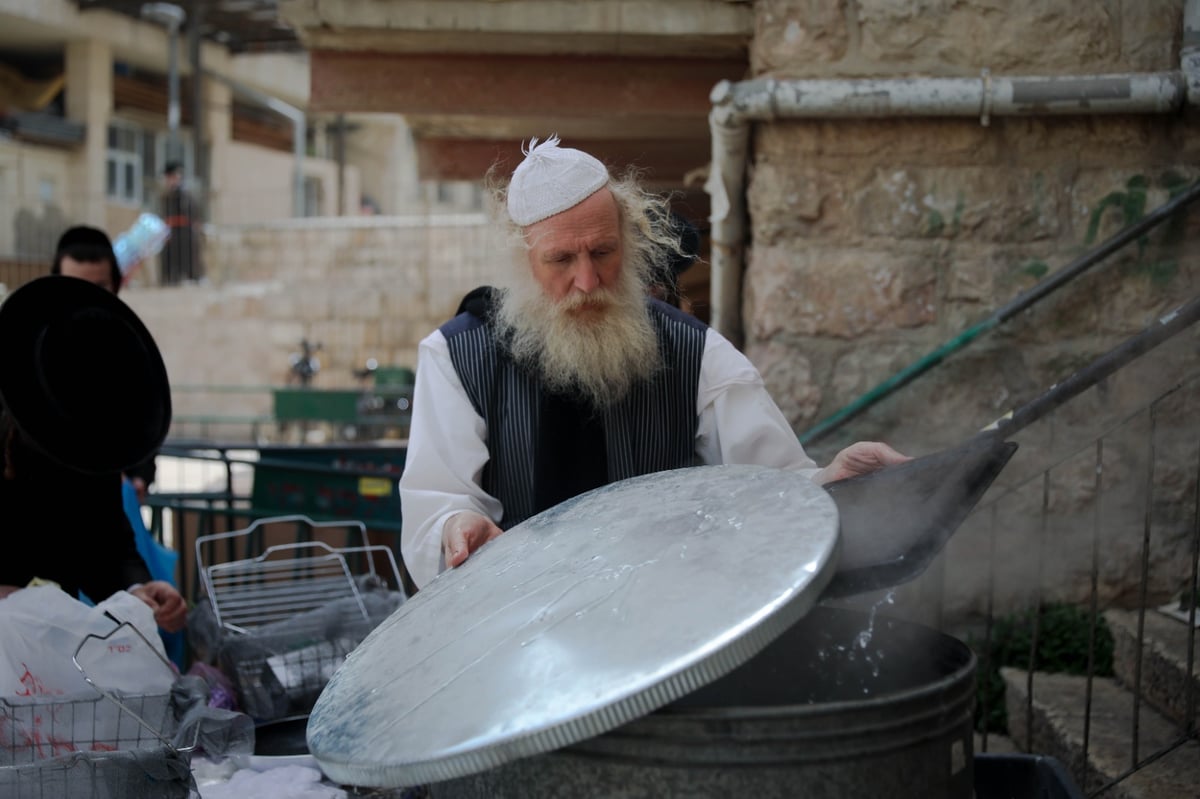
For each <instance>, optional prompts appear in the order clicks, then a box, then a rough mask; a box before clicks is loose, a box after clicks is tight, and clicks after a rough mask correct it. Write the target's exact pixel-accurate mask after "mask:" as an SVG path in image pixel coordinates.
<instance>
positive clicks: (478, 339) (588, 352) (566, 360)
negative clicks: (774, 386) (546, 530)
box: [400, 138, 907, 586]
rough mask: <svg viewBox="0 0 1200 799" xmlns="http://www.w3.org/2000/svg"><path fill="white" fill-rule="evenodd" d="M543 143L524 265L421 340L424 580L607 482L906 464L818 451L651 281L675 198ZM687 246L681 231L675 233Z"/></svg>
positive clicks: (533, 169) (752, 373)
mask: <svg viewBox="0 0 1200 799" xmlns="http://www.w3.org/2000/svg"><path fill="white" fill-rule="evenodd" d="M558 145H559V142H558V139H557V138H551V139H549V140H547V141H545V142H543V143H541V144H538V143H537V140H536V139H534V140H533V141H531V142H530V145H529V148H528V149H527V150H526V151H525V156H526V157H525V159H524V160H523V161H522V163H521V164H520V165H519V166H518V167H517V169H516V170H515V171H514V172H513V175H512V179H511V180H510V182H509V184H508V186H507V188H506V189H504V190H502V191H501V192H500V194H501V197H500V199H501V200H502V201H503V203H504V204H505V206H506V207H507V217H508V219H507V223H508V232H509V233H510V240H511V241H512V243H513V245H514V250H515V255H514V257H513V258H511V259H508V261H510V263H509V264H508V266H509V268H508V269H507V271H506V274H504V275H503V276H502V282H501V284H500V287H499V290H498V291H497V290H490V291H477V292H473V296H469V297H468V298H467V300H464V307H463V309H460V310H462V311H463V312H462V313H460V314H459V315H458V316H456V317H455V318H454V319H453V320H451V321H450V322H448V323H446V324H445V325H443V326H442V327H441V328H440V329H438V330H436V331H434V332H433V333H432V334H430V335H429V336H428V337H426V338H425V340H424V341H422V342H421V345H420V353H419V358H418V367H417V380H416V388H415V393H414V397H413V419H412V428H411V433H410V437H409V448H408V457H407V462H406V465H405V470H404V475H403V477H402V478H401V480H400V496H401V503H402V507H403V514H404V519H403V530H402V534H401V550H402V553H403V556H404V561H405V564H406V566H407V568H408V571H409V574H410V575H411V577H412V578H413V580H414V582H415V583H416V584H417V585H418V586H421V585H424V584H425V583H428V582H429V581H430V580H431V579H433V577H435V576H436V575H437V573H438V572H439V571H440V570H441V569H442V568H444V567H447V566H449V567H454V566H458V565H459V564H461V563H462V562H463V561H465V560H466V559H467V557H468V556H469V555H470V553H472V552H474V551H475V550H476V549H478V548H479V547H480V546H482V545H483V544H484V543H486V542H487V541H490V540H491V539H493V538H495V537H496V536H499V535H501V533H502V531H503V530H506V529H509V528H511V527H512V526H514V525H516V524H518V523H519V522H521V521H523V520H525V519H527V518H529V517H530V516H533V515H534V514H536V513H538V512H540V511H542V510H545V509H546V508H549V507H552V506H553V505H555V504H557V503H559V502H561V501H563V500H566V499H569V498H571V497H573V496H576V495H578V494H581V493H583V492H585V491H588V490H590V489H593V488H597V487H599V486H602V485H606V484H608V483H611V482H614V481H617V480H622V479H625V478H629V477H634V476H637V475H641V474H647V473H650V472H655V471H661V470H665V469H675V468H682V467H685V466H693V465H698V464H723V463H741V464H758V465H763V466H771V467H775V468H780V469H794V470H798V471H802V472H807V473H809V474H811V476H812V478H813V479H814V480H815V481H817V482H818V483H825V482H828V481H831V480H837V479H841V478H844V477H850V476H853V475H857V474H863V473H866V472H870V471H873V470H875V469H878V468H880V467H881V466H885V465H888V464H892V463H899V462H901V461H904V460H907V458H906V457H905V456H903V455H901V454H900V453H898V452H896V451H895V450H893V449H891V448H890V447H888V446H886V445H884V444H878V443H859V444H855V445H853V446H851V447H849V448H847V449H845V450H843V451H842V452H840V453H839V454H838V455H837V456H836V457H835V458H834V460H833V462H832V463H830V464H829V465H828V466H826V467H825V468H823V469H821V468H818V466H817V464H816V463H815V462H814V461H813V460H812V459H811V458H809V457H808V455H807V454H805V452H804V449H803V448H802V447H801V446H800V443H799V442H798V441H797V439H796V436H795V434H794V432H793V431H792V429H791V427H790V426H789V425H788V423H787V420H786V419H785V418H784V417H783V414H782V413H781V412H780V411H779V409H778V407H777V406H776V405H775V403H774V402H773V401H772V400H771V398H770V396H769V395H768V394H767V392H766V390H765V388H764V386H763V381H762V378H761V377H760V375H759V374H758V372H757V371H756V370H755V368H754V367H753V366H752V365H751V364H750V362H749V361H748V360H747V359H746V358H745V356H743V355H742V354H741V353H739V352H738V351H737V350H736V349H734V347H733V346H732V345H731V344H730V343H729V341H728V340H726V339H725V338H723V337H722V336H721V335H720V334H718V333H717V332H716V331H714V330H711V329H709V328H707V327H706V326H705V325H704V324H703V323H701V322H700V321H698V320H696V319H694V318H693V317H691V316H688V315H686V314H684V313H682V312H681V311H679V310H677V309H675V308H672V307H670V306H669V305H667V304H666V303H663V302H660V301H658V300H655V299H648V298H647V286H648V285H652V284H653V283H654V282H655V281H656V280H657V279H658V278H659V277H660V276H659V275H658V274H657V272H656V270H661V269H664V268H668V264H669V263H670V259H671V256H672V254H675V255H678V254H679V252H680V244H679V241H678V239H677V238H673V237H672V233H673V228H671V227H670V226H664V225H656V224H654V222H653V220H655V219H663V218H665V217H666V214H667V209H666V208H665V207H664V204H663V201H662V199H661V198H658V197H655V196H654V195H651V194H649V193H647V192H645V191H643V190H642V189H641V188H640V187H639V186H638V185H637V184H636V182H635V181H634V180H633V179H632V178H625V179H614V178H613V177H612V176H610V175H609V172H608V170H607V168H606V167H605V166H604V165H603V164H602V163H600V161H598V160H597V159H596V158H594V157H592V156H591V155H588V154H587V153H583V152H581V151H579V150H574V149H569V148H563V147H559V146H558ZM675 235H676V236H677V235H678V234H677V233H676V234H675Z"/></svg>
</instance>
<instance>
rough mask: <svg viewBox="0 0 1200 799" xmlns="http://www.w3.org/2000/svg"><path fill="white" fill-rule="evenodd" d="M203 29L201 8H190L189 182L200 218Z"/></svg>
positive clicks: (205, 177) (203, 206) (204, 162)
mask: <svg viewBox="0 0 1200 799" xmlns="http://www.w3.org/2000/svg"><path fill="white" fill-rule="evenodd" d="M203 25H204V4H203V3H193V4H192V18H191V21H190V22H189V23H188V51H189V55H190V58H191V62H192V97H191V101H192V166H193V169H192V178H193V185H195V183H196V182H198V183H199V184H200V190H201V192H202V193H203V198H202V199H203V200H204V201H202V202H201V203H200V212H201V214H204V215H207V209H208V202H207V199H208V186H209V174H208V153H207V151H206V150H205V142H206V141H207V138H208V137H207V135H206V130H205V127H206V122H205V113H204V64H203V60H204V59H203V50H204V48H203V40H202V39H201V38H200V29H201V27H203Z"/></svg>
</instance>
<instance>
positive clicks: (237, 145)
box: [211, 141, 359, 225]
mask: <svg viewBox="0 0 1200 799" xmlns="http://www.w3.org/2000/svg"><path fill="white" fill-rule="evenodd" d="M218 164H219V166H220V170H221V172H220V175H219V176H218V175H215V174H214V186H217V187H219V188H215V189H214V193H213V197H212V199H211V204H212V208H211V212H212V217H211V221H212V222H213V223H214V224H218V225H224V224H254V223H258V222H266V221H268V220H275V219H286V218H289V217H290V216H291V215H292V172H293V165H294V160H293V158H292V155H291V153H285V152H282V151H279V150H269V149H266V148H264V147H258V146H255V145H252V144H245V143H243V142H237V141H230V142H229V143H228V145H227V147H226V148H225V151H224V153H223V155H222V157H221V158H220V159H219V160H217V159H214V162H213V165H214V168H216V167H217V165H218ZM304 174H305V175H306V176H308V177H312V178H317V179H319V180H320V181H321V185H322V187H323V191H322V196H323V199H322V205H321V215H322V216H328V215H333V214H336V212H337V211H336V205H337V165H336V164H334V163H333V162H331V161H327V160H324V159H317V158H305V159H304ZM218 181H219V182H218ZM345 191H346V196H347V197H348V198H350V199H349V207H350V208H355V207H357V204H358V202H357V198H358V196H359V177H358V170H357V169H356V168H355V167H352V166H347V167H346V170H345Z"/></svg>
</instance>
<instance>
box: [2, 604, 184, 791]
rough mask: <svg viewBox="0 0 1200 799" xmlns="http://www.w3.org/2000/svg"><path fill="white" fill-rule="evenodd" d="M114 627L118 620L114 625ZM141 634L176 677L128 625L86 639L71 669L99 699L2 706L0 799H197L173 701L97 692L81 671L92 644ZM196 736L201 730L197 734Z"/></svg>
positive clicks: (100, 689)
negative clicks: (177, 740) (126, 632)
mask: <svg viewBox="0 0 1200 799" xmlns="http://www.w3.org/2000/svg"><path fill="white" fill-rule="evenodd" d="M113 621H116V619H113ZM125 628H128V629H130V630H132V631H133V632H134V633H136V634H137V636H138V638H140V639H141V640H142V641H143V642H144V643H145V644H146V646H147V647H148V648H150V650H151V651H152V652H154V653H155V655H156V656H157V657H158V658H159V659H160V660H162V662H163V666H164V668H166V669H168V670H169V671H171V672H172V673H174V672H173V670H172V669H171V664H170V662H169V661H167V660H166V659H165V658H164V657H163V656H162V655H161V654H160V653H159V652H158V650H157V649H155V648H154V646H153V645H152V644H151V643H150V642H149V641H148V640H146V637H145V636H144V635H143V634H142V632H141V631H140V630H139V629H138V628H137V627H136V626H134V625H133V624H130V623H129V622H127V621H124V622H117V624H116V626H115V627H114V628H113V629H112V630H110V631H109V632H108V633H106V634H104V635H98V634H95V633H92V634H89V635H87V636H85V637H84V639H83V640H82V641H81V642H80V644H79V646H78V647H77V648H76V650H75V653H74V655H72V658H71V659H72V662H73V663H74V664H75V667H76V668H77V669H78V670H79V673H80V674H82V675H83V678H84V680H86V681H87V683H88V684H89V685H91V686H92V688H94V689H95V690H96V692H97V693H98V694H99V695H98V696H96V697H88V698H75V699H52V700H50V701H30V702H12V701H8V700H4V699H0V796H3V797H5V799H49V798H50V797H55V799H176V798H177V799H191V798H192V797H195V796H197V793H196V791H195V784H194V782H193V780H192V776H191V768H190V764H189V761H188V758H187V755H188V754H189V753H190V752H191V751H192V749H193V748H194V747H195V740H193V741H192V742H191V743H190V745H188V746H184V747H178V746H176V745H175V744H174V743H173V742H172V740H171V736H172V735H173V734H174V732H175V730H176V727H177V722H176V718H175V713H174V707H173V705H172V703H171V698H170V694H146V695H132V696H131V695H123V696H118V695H117V694H115V693H113V692H111V691H109V690H107V689H105V688H103V687H101V686H99V685H97V684H96V683H95V682H94V681H93V680H92V678H91V677H90V676H89V675H88V673H87V671H86V669H85V668H84V666H83V665H82V664H81V663H80V660H79V656H80V653H81V652H82V651H83V649H84V647H85V646H87V645H88V643H89V642H90V641H93V640H95V641H101V642H103V641H107V640H108V639H109V638H111V637H112V636H113V635H115V634H117V633H118V632H120V631H121V630H122V629H125ZM197 734H198V730H197Z"/></svg>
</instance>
